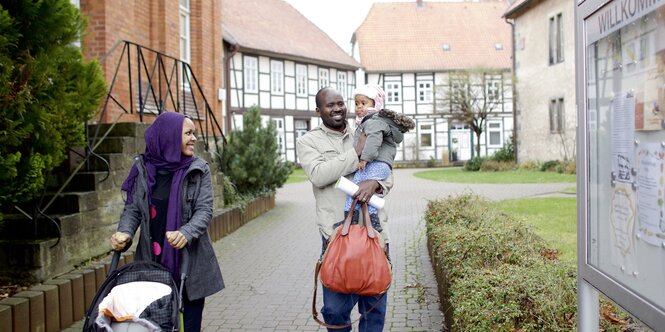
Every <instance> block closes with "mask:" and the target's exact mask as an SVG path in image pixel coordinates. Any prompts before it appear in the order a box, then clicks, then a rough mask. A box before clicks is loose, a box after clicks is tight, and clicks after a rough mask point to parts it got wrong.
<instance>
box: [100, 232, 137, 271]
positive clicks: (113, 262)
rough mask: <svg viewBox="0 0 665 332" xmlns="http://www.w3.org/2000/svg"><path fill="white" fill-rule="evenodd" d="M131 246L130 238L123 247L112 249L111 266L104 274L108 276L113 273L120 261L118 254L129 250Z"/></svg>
mask: <svg viewBox="0 0 665 332" xmlns="http://www.w3.org/2000/svg"><path fill="white" fill-rule="evenodd" d="M131 246H132V239H131V238H130V239H129V242H127V244H126V245H125V247H124V248H122V249H120V250H114V251H113V258H111V266H110V267H109V272H108V273H107V275H106V276H107V277H109V276H110V275H111V273H113V271H115V270H117V269H118V263H119V262H120V255H121V254H122V253H123V252H125V251H127V250H129V248H130V247H131Z"/></svg>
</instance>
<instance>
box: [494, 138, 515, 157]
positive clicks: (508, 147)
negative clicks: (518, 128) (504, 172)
mask: <svg viewBox="0 0 665 332" xmlns="http://www.w3.org/2000/svg"><path fill="white" fill-rule="evenodd" d="M490 159H491V160H494V161H499V162H509V161H515V147H514V146H513V137H512V136H511V137H510V139H508V143H507V144H505V145H504V146H503V147H501V149H499V150H498V151H497V152H494V154H493V155H492V156H491V157H490Z"/></svg>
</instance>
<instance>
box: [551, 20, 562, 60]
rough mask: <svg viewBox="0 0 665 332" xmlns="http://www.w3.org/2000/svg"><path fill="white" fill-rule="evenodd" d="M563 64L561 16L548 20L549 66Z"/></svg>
mask: <svg viewBox="0 0 665 332" xmlns="http://www.w3.org/2000/svg"><path fill="white" fill-rule="evenodd" d="M561 62H563V14H561V13H558V14H556V15H554V16H551V17H550V19H549V64H550V65H555V64H557V63H561Z"/></svg>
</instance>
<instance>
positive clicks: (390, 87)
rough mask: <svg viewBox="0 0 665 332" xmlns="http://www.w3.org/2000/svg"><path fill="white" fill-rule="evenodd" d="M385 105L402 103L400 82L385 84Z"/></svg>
mask: <svg viewBox="0 0 665 332" xmlns="http://www.w3.org/2000/svg"><path fill="white" fill-rule="evenodd" d="M385 84H386V86H385V91H386V104H399V103H401V102H402V82H397V81H395V82H386V83H385Z"/></svg>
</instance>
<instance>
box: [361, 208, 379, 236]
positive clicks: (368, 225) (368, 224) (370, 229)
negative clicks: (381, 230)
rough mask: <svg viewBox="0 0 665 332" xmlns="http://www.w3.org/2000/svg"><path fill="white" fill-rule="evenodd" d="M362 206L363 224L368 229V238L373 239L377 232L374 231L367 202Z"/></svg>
mask: <svg viewBox="0 0 665 332" xmlns="http://www.w3.org/2000/svg"><path fill="white" fill-rule="evenodd" d="M361 204H362V205H361V207H362V210H363V223H364V224H365V227H366V228H367V236H368V237H369V238H371V239H373V238H374V237H376V230H375V229H374V226H372V221H371V220H370V218H369V208H368V207H367V202H362V203H361ZM359 223H360V222H359Z"/></svg>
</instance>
